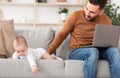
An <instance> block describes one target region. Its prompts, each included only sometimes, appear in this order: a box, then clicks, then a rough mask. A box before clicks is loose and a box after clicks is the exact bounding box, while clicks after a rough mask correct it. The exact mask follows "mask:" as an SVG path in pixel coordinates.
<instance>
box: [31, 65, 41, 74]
mask: <svg viewBox="0 0 120 78" xmlns="http://www.w3.org/2000/svg"><path fill="white" fill-rule="evenodd" d="M31 70H32V73H37V72H38V70H39V68H38V67H37V66H35V65H34V66H32V67H31Z"/></svg>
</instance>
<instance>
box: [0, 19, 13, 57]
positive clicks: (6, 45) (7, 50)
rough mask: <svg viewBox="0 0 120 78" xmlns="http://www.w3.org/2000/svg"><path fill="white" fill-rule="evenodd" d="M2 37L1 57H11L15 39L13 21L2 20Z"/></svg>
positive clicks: (0, 22)
mask: <svg viewBox="0 0 120 78" xmlns="http://www.w3.org/2000/svg"><path fill="white" fill-rule="evenodd" d="M0 36H1V37H0V55H4V56H6V57H11V56H12V54H13V52H14V49H13V46H12V45H13V39H14V37H15V33H14V23H13V20H0Z"/></svg>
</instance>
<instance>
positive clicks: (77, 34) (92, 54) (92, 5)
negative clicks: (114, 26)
mask: <svg viewBox="0 0 120 78" xmlns="http://www.w3.org/2000/svg"><path fill="white" fill-rule="evenodd" d="M106 3H107V0H88V3H87V5H86V6H85V10H80V11H76V12H74V13H72V14H71V15H70V16H69V17H68V19H67V20H66V22H65V23H64V26H63V28H62V30H61V31H60V32H59V33H58V34H57V36H56V37H55V39H54V40H53V42H52V43H51V45H50V46H49V49H48V52H49V53H50V54H51V53H53V52H55V50H56V49H57V48H58V47H59V46H60V44H61V43H62V42H63V40H64V39H65V38H66V37H67V35H68V34H69V33H70V35H71V39H70V49H71V51H72V52H71V53H70V55H69V59H77V60H83V61H84V78H96V76H97V65H98V60H99V59H102V60H107V61H108V62H109V65H110V73H111V77H112V78H119V76H120V54H119V50H118V49H117V48H114V47H107V48H99V47H85V46H89V45H92V40H93V34H94V30H95V25H96V24H108V25H109V24H111V20H110V19H109V18H108V16H106V15H105V14H104V7H105V5H106Z"/></svg>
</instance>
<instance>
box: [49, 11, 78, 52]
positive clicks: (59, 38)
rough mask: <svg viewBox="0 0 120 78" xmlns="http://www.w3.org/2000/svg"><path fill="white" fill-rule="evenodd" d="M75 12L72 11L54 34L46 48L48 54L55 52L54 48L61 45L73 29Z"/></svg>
mask: <svg viewBox="0 0 120 78" xmlns="http://www.w3.org/2000/svg"><path fill="white" fill-rule="evenodd" d="M75 19H76V17H75V13H72V14H71V15H70V16H69V17H68V18H67V20H66V21H65V23H64V25H63V28H62V29H61V31H60V32H59V33H58V34H57V35H56V36H55V38H54V40H53V42H52V43H51V44H50V46H49V48H48V50H47V51H48V52H49V54H52V53H53V52H55V50H56V49H57V48H58V47H59V46H60V45H61V43H62V42H63V41H64V39H65V38H66V37H67V35H68V34H69V33H70V32H71V31H72V30H73V28H74V24H75Z"/></svg>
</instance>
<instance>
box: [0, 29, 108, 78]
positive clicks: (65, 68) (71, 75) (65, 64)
mask: <svg viewBox="0 0 120 78" xmlns="http://www.w3.org/2000/svg"><path fill="white" fill-rule="evenodd" d="M59 30H60V27H53V28H51V27H39V28H15V34H16V35H23V36H24V37H25V38H26V39H27V41H28V43H29V45H30V47H32V48H38V47H42V48H44V49H47V48H48V46H49V44H50V43H51V41H52V40H53V39H54V37H55V35H56V33H57V32H58V31H59ZM68 45H69V36H68V37H67V38H66V40H65V41H64V42H63V43H62V45H61V46H60V47H59V48H58V49H57V50H56V55H57V56H59V57H61V58H63V59H64V60H63V61H62V60H42V59H41V60H37V64H38V66H39V68H40V70H39V72H38V73H36V74H32V72H31V70H30V67H29V64H28V61H27V60H12V59H0V78H83V77H84V75H83V64H84V61H81V60H69V59H68V55H69V53H70V50H69V47H68ZM97 76H98V78H110V71H109V65H108V62H107V61H104V60H100V61H99V64H98V73H97Z"/></svg>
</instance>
